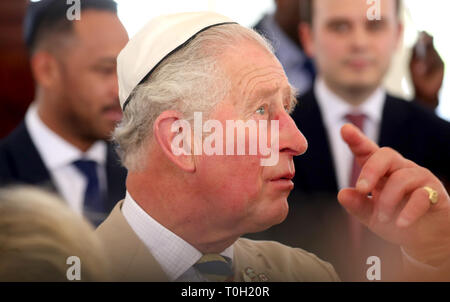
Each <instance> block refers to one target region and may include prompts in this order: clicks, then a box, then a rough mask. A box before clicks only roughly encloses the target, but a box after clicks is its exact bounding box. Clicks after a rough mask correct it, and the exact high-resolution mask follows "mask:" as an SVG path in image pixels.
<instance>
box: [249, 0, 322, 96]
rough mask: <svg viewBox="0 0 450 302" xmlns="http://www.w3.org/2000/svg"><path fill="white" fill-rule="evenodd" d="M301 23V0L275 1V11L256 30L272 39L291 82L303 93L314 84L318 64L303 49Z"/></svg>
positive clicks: (256, 26) (259, 23)
mask: <svg viewBox="0 0 450 302" xmlns="http://www.w3.org/2000/svg"><path fill="white" fill-rule="evenodd" d="M299 23H300V0H275V12H274V13H273V14H266V15H264V17H263V18H262V19H261V20H260V21H259V22H258V23H257V24H256V25H255V26H254V29H255V30H256V31H257V32H259V33H260V34H262V35H263V36H264V37H265V38H267V39H268V40H269V42H270V43H271V44H272V46H273V48H274V50H275V55H276V56H277V58H278V60H280V63H281V65H282V66H283V68H284V71H285V72H286V75H287V77H288V80H289V82H290V83H291V84H292V85H293V86H294V87H295V88H296V89H298V92H299V93H300V94H303V93H305V92H307V91H308V90H309V89H310V88H311V86H312V83H313V81H314V77H315V67H314V64H313V62H312V60H311V59H310V58H309V57H308V56H307V55H306V54H305V52H304V50H303V46H302V43H301V41H300V37H299V35H298V24H299Z"/></svg>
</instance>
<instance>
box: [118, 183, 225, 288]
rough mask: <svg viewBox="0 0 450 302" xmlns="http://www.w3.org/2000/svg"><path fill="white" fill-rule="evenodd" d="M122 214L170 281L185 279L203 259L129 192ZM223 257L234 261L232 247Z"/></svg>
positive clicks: (199, 253) (198, 252)
mask: <svg viewBox="0 0 450 302" xmlns="http://www.w3.org/2000/svg"><path fill="white" fill-rule="evenodd" d="M122 214H123V216H124V217H125V219H126V221H127V222H128V224H129V225H130V227H131V228H132V229H133V231H134V232H135V233H136V235H137V236H138V237H139V239H140V240H141V241H142V242H143V243H144V244H145V246H146V247H147V248H148V249H149V251H150V253H151V254H152V255H153V257H155V259H156V261H157V262H158V263H159V264H160V265H161V268H162V269H163V271H164V272H165V273H166V275H167V276H168V277H169V280H170V281H180V279H183V278H182V277H183V276H182V275H184V274H185V273H186V272H188V270H189V269H190V268H191V267H192V266H193V265H194V264H195V263H196V262H197V261H198V260H200V258H201V257H202V253H201V252H200V251H198V250H197V249H196V248H195V247H193V246H192V245H190V244H189V243H188V242H186V241H185V240H184V239H182V238H181V237H179V236H178V235H176V234H175V233H173V232H171V231H170V230H168V229H167V228H165V227H164V226H163V225H161V224H160V223H159V222H158V221H156V220H155V219H153V218H152V217H151V216H150V215H149V214H148V213H146V212H145V211H144V210H143V209H142V208H141V207H140V206H139V205H138V204H137V203H136V201H134V200H133V198H132V197H131V195H130V193H129V192H128V191H127V193H126V196H125V200H124V202H123V204H122ZM220 254H221V255H223V256H227V257H228V258H230V259H233V245H231V246H230V247H228V248H227V249H225V250H224V251H223V252H222V253H220ZM180 277H181V278H180ZM183 281H187V280H183Z"/></svg>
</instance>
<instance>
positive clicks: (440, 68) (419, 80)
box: [409, 32, 444, 111]
mask: <svg viewBox="0 0 450 302" xmlns="http://www.w3.org/2000/svg"><path fill="white" fill-rule="evenodd" d="M409 69H410V73H411V79H412V82H413V84H414V92H415V98H414V101H415V102H418V103H420V104H422V105H424V106H425V107H428V108H430V109H431V110H433V111H434V110H436V108H437V107H438V105H439V91H440V90H441V87H442V81H443V80H444V62H443V61H442V58H441V57H440V55H439V54H438V52H437V51H436V49H435V48H434V42H433V37H432V36H430V35H429V34H428V33H426V32H421V33H420V34H419V39H418V41H417V43H416V44H415V46H414V47H413V49H412V56H411V60H410V63H409Z"/></svg>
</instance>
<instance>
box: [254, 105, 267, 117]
mask: <svg viewBox="0 0 450 302" xmlns="http://www.w3.org/2000/svg"><path fill="white" fill-rule="evenodd" d="M256 113H258V114H261V115H264V114H266V108H265V107H264V106H261V107H259V108H258V109H256Z"/></svg>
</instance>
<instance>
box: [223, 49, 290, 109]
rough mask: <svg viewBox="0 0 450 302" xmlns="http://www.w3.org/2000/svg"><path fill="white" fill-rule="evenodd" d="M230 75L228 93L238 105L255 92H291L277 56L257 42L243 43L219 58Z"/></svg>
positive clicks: (247, 99)
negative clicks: (229, 89) (229, 90)
mask: <svg viewBox="0 0 450 302" xmlns="http://www.w3.org/2000/svg"><path fill="white" fill-rule="evenodd" d="M222 64H223V65H224V69H225V72H226V73H227V74H228V75H229V79H230V84H231V92H232V94H233V95H234V96H235V97H237V99H235V101H238V102H239V103H240V104H243V103H244V102H247V101H251V99H252V98H251V97H252V96H254V95H256V94H268V93H274V92H276V91H279V90H287V91H288V92H290V86H289V82H288V79H287V77H286V74H285V72H284V70H283V67H282V66H281V64H280V62H279V61H278V60H277V59H276V57H275V56H274V55H273V54H272V53H270V52H269V51H268V50H266V49H264V48H263V47H262V46H260V45H257V44H256V43H243V44H242V45H241V46H240V47H238V48H234V50H232V49H231V50H230V51H227V52H226V53H225V54H224V56H223V57H222Z"/></svg>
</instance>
